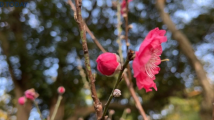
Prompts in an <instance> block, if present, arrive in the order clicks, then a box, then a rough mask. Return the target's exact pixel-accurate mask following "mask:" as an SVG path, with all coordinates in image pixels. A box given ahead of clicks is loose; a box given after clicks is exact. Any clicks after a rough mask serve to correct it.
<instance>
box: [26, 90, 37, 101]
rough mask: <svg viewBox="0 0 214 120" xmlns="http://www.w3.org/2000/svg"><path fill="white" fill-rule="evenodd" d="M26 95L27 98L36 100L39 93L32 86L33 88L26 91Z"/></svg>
mask: <svg viewBox="0 0 214 120" xmlns="http://www.w3.org/2000/svg"><path fill="white" fill-rule="evenodd" d="M25 97H26V98H27V99H30V100H34V99H36V98H37V97H39V94H38V93H36V91H35V90H34V88H31V89H29V90H26V91H25Z"/></svg>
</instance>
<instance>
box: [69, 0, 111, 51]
mask: <svg viewBox="0 0 214 120" xmlns="http://www.w3.org/2000/svg"><path fill="white" fill-rule="evenodd" d="M68 4H69V5H70V6H71V9H72V10H73V12H74V18H75V17H76V9H75V6H74V4H73V2H72V1H71V0H68ZM75 19H76V18H75ZM83 24H84V26H85V30H86V32H87V33H88V34H89V35H90V36H91V38H92V40H93V41H94V43H95V44H96V45H97V47H98V48H99V49H100V50H101V51H102V52H103V53H105V52H107V51H106V50H105V49H104V48H103V46H102V45H101V44H100V43H99V42H98V40H97V39H96V37H95V36H94V34H93V33H92V32H91V30H90V29H89V28H88V26H87V25H86V23H85V22H84V21H83Z"/></svg>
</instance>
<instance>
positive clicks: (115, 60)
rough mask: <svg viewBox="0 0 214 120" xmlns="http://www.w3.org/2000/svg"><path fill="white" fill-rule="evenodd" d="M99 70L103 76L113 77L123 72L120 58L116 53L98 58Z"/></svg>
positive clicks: (104, 54)
mask: <svg viewBox="0 0 214 120" xmlns="http://www.w3.org/2000/svg"><path fill="white" fill-rule="evenodd" d="M96 62H97V69H98V71H100V72H101V73H102V74H103V75H107V76H111V75H113V74H114V73H116V72H117V71H120V70H121V64H120V58H119V56H118V55H116V54H115V53H110V52H106V53H103V54H101V55H99V56H98V58H97V60H96Z"/></svg>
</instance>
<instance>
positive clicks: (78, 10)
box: [74, 0, 102, 120]
mask: <svg viewBox="0 0 214 120" xmlns="http://www.w3.org/2000/svg"><path fill="white" fill-rule="evenodd" d="M75 5H76V12H75V13H76V14H75V15H76V16H74V18H76V22H77V23H78V25H79V31H80V36H81V40H82V47H83V51H84V58H85V66H86V71H87V75H88V78H89V81H90V89H91V94H92V99H93V101H94V108H95V111H96V115H97V119H98V120H99V119H101V117H102V104H101V102H100V100H99V99H98V97H97V92H96V87H95V84H94V82H95V79H94V77H93V75H92V72H91V66H90V59H89V54H88V46H87V41H86V31H85V28H86V27H85V26H86V25H85V23H84V22H83V19H82V15H81V6H82V0H75Z"/></svg>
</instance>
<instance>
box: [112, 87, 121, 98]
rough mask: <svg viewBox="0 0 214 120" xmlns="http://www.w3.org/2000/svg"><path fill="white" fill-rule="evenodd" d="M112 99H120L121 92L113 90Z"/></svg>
mask: <svg viewBox="0 0 214 120" xmlns="http://www.w3.org/2000/svg"><path fill="white" fill-rule="evenodd" d="M113 96H114V97H120V96H121V91H120V90H119V89H115V90H114V92H113Z"/></svg>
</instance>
